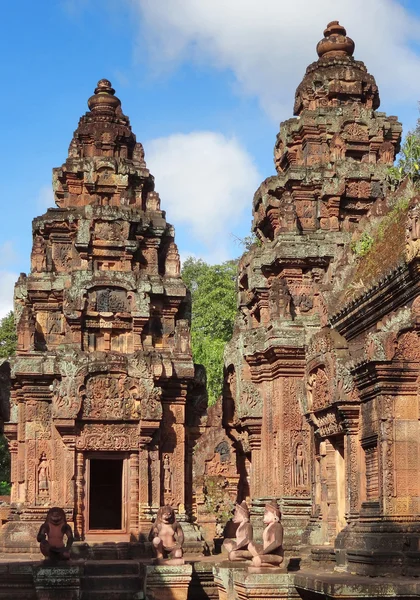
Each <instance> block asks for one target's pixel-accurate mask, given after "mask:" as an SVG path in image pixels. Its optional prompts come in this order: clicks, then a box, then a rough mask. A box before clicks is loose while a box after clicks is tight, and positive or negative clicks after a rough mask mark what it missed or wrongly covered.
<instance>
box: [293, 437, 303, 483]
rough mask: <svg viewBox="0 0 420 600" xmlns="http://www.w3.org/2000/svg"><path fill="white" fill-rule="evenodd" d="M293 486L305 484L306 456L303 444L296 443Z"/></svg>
mask: <svg viewBox="0 0 420 600" xmlns="http://www.w3.org/2000/svg"><path fill="white" fill-rule="evenodd" d="M293 483H294V486H295V488H299V487H305V486H306V457H305V450H304V447H303V444H300V443H299V444H297V446H296V454H295V460H294V482H293Z"/></svg>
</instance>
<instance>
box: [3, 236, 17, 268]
mask: <svg viewBox="0 0 420 600" xmlns="http://www.w3.org/2000/svg"><path fill="white" fill-rule="evenodd" d="M17 259H18V256H17V254H16V250H15V248H14V244H13V242H11V241H10V240H7V241H5V242H3V243H2V244H0V267H7V266H9V265H11V264H13V263H15V262H16V261H17Z"/></svg>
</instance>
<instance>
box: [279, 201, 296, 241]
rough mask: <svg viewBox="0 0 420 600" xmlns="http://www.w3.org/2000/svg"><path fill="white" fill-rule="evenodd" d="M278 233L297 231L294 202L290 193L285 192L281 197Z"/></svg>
mask: <svg viewBox="0 0 420 600" xmlns="http://www.w3.org/2000/svg"><path fill="white" fill-rule="evenodd" d="M279 230H280V231H290V232H291V233H294V232H296V231H297V214H296V206H295V201H294V198H293V196H292V194H291V193H290V192H285V193H284V194H283V196H282V197H281V207H280V228H279Z"/></svg>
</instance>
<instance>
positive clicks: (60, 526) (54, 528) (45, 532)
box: [36, 506, 74, 560]
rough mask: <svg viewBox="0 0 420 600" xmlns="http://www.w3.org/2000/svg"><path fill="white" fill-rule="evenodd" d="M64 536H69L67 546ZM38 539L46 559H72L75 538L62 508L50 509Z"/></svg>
mask: <svg viewBox="0 0 420 600" xmlns="http://www.w3.org/2000/svg"><path fill="white" fill-rule="evenodd" d="M64 536H67V543H66V545H65V546H64ZM36 539H37V541H38V542H39V546H40V550H41V552H42V554H43V555H44V556H45V557H46V558H50V559H51V560H68V559H69V558H70V549H71V546H72V544H73V539H74V538H73V532H72V530H71V527H70V525H69V524H68V523H67V520H66V515H65V513H64V510H63V509H62V508H59V507H57V506H54V507H53V508H50V510H49V511H48V513H47V518H46V519H45V523H43V524H42V525H41V527H40V529H39V532H38V535H37V538H36Z"/></svg>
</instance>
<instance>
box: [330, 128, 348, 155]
mask: <svg viewBox="0 0 420 600" xmlns="http://www.w3.org/2000/svg"><path fill="white" fill-rule="evenodd" d="M330 152H331V160H333V161H336V160H341V159H342V158H344V157H345V155H346V144H345V142H344V140H343V138H342V137H340V136H339V135H338V134H337V133H336V134H335V135H333V137H332V138H331V142H330Z"/></svg>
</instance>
